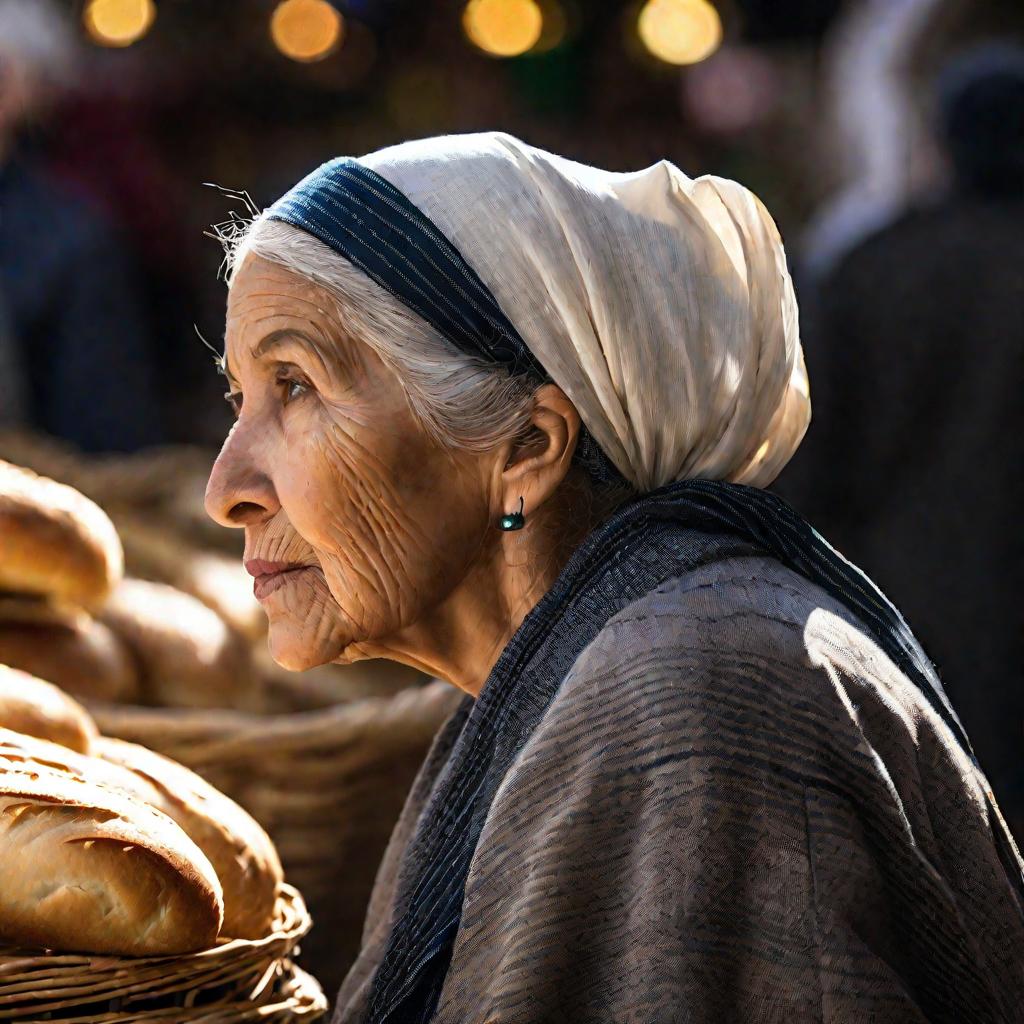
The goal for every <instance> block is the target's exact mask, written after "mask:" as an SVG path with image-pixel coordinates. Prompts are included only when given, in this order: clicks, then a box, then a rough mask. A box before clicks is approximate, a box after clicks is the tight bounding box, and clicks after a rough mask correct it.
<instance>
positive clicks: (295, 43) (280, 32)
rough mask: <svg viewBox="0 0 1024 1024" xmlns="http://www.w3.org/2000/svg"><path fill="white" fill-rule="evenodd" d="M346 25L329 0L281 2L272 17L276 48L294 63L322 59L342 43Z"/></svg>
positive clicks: (272, 36) (271, 28) (287, 0)
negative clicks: (295, 61) (294, 61)
mask: <svg viewBox="0 0 1024 1024" xmlns="http://www.w3.org/2000/svg"><path fill="white" fill-rule="evenodd" d="M343 29H344V23H343V22H342V20H341V15H340V14H339V13H338V11H337V9H336V8H335V7H333V6H332V5H331V4H329V3H327V0H281V3H279V4H278V5H277V7H276V8H275V9H274V13H273V14H272V15H271V17H270V36H271V38H272V39H273V40H274V45H275V46H276V47H277V48H278V49H279V50H280V51H281V52H282V53H283V54H284V55H285V56H286V57H291V59H292V60H298V61H306V62H308V61H315V60H323V58H324V57H326V56H328V54H330V53H333V52H334V50H335V49H337V46H338V43H340V42H341V37H342V32H343Z"/></svg>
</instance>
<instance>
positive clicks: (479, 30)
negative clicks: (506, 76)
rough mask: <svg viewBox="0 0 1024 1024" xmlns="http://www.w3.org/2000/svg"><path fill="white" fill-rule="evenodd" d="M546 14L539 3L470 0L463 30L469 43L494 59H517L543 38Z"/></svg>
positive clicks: (463, 13) (533, 0) (525, 0)
mask: <svg viewBox="0 0 1024 1024" xmlns="http://www.w3.org/2000/svg"><path fill="white" fill-rule="evenodd" d="M543 27H544V15H543V13H542V12H541V9H540V6H539V5H538V3H537V0H469V3H468V4H466V8H465V10H464V11H463V12H462V28H463V30H464V31H465V33H466V35H467V36H468V37H469V40H470V42H472V43H473V44H474V45H475V46H478V47H479V48H480V49H481V50H483V51H484V52H485V53H489V54H491V55H492V56H495V57H518V56H519V55H520V54H522V53H526V51H527V50H529V49H531V47H533V45H534V44H535V43H536V42H537V40H538V39H540V34H541V29H542V28H543Z"/></svg>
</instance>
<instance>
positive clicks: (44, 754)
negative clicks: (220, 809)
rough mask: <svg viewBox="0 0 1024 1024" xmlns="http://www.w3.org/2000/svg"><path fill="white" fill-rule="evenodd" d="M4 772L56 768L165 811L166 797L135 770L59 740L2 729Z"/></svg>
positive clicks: (0, 760) (0, 763) (0, 751)
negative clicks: (59, 742) (75, 748)
mask: <svg viewBox="0 0 1024 1024" xmlns="http://www.w3.org/2000/svg"><path fill="white" fill-rule="evenodd" d="M0 771H6V772H26V771H42V772H52V771H55V772H58V773H59V774H61V775H66V776H68V777H69V778H74V779H79V780H81V781H83V782H90V783H92V784H93V785H97V786H105V787H107V788H110V789H117V790H121V791H123V792H124V793H126V794H127V795H128V796H130V797H134V798H135V799H137V800H141V801H142V802H143V803H145V804H148V805H149V806H150V807H153V808H155V809H156V810H158V811H159V810H162V808H161V807H160V803H161V801H162V800H163V797H162V796H161V794H160V792H159V790H157V789H156V788H155V787H154V786H152V785H151V784H150V783H148V782H147V781H146V780H145V779H144V778H142V776H140V775H137V774H136V773H135V772H132V771H129V770H128V769H127V768H122V767H121V766H120V765H118V764H113V763H112V762H110V761H105V760H103V758H101V757H94V756H91V755H89V754H79V753H76V752H75V751H74V750H69V749H68V748H67V747H62V746H61V745H60V744H58V743H51V742H50V741H49V740H43V739H39V738H38V737H36V736H27V735H24V734H23V733H18V732H14V731H12V730H10V729H0ZM186 834H187V833H186Z"/></svg>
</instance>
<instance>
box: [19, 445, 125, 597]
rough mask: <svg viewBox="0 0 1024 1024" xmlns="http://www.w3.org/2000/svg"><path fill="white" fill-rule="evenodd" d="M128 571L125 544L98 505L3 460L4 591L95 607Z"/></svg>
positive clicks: (65, 486)
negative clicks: (126, 569)
mask: <svg viewBox="0 0 1024 1024" xmlns="http://www.w3.org/2000/svg"><path fill="white" fill-rule="evenodd" d="M123 571H124V552H123V551H122V548H121V542H120V540H119V539H118V536H117V531H116V530H115V529H114V525H113V523H111V521H110V518H109V517H108V516H107V514H106V513H105V512H104V511H103V510H102V509H101V508H100V507H99V505H97V504H96V503H95V502H94V501H90V500H89V499H88V498H87V497H85V495H84V494H81V493H80V492H78V491H76V490H75V489H74V488H73V487H68V486H67V485H66V484H61V483H57V481H56V480H50V479H49V478H48V477H44V476H38V475H37V474H35V473H33V472H32V471H31V470H30V469H24V468H22V467H21V466H15V465H12V464H11V463H9V462H4V461H0V590H5V591H11V592H14V593H24V594H39V595H42V596H44V597H48V598H51V599H53V600H55V601H59V602H65V603H67V604H72V605H78V606H80V607H83V608H95V607H98V606H99V605H100V604H102V603H103V601H104V600H105V599H106V597H107V594H109V593H110V591H111V590H112V589H113V587H114V584H115V583H117V581H118V580H119V579H120V578H121V575H122V573H123Z"/></svg>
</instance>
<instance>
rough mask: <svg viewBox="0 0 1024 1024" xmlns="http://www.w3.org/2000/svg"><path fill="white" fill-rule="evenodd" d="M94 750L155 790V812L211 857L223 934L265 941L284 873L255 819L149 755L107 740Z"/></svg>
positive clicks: (193, 777) (175, 766)
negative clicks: (221, 892) (219, 892)
mask: <svg viewBox="0 0 1024 1024" xmlns="http://www.w3.org/2000/svg"><path fill="white" fill-rule="evenodd" d="M95 750H96V753H97V755H98V756H99V757H102V758H104V759H105V760H108V761H110V762H112V765H113V766H116V767H119V768H121V769H129V770H131V771H132V772H134V773H136V774H137V775H138V776H139V777H141V778H142V779H144V780H145V782H146V783H147V784H150V785H152V786H153V787H154V788H155V789H157V790H159V792H160V796H161V800H160V802H159V803H157V804H156V806H157V807H159V808H160V809H161V810H162V811H163V812H164V813H165V814H167V815H168V816H169V817H171V818H173V819H174V820H175V821H176V822H177V823H178V824H179V825H180V826H181V827H182V828H183V829H184V830H185V832H186V833H188V835H189V836H190V837H191V838H192V839H193V840H194V841H195V843H196V845H197V846H198V847H199V848H200V849H201V850H202V851H203V853H205V854H206V856H207V857H209V859H210V863H212V864H213V866H214V868H215V869H216V871H217V875H218V876H219V878H220V882H221V885H222V887H223V889H224V924H223V926H222V928H221V934H223V935H226V936H230V937H231V938H238V939H259V938H263V937H264V936H265V935H266V934H267V933H268V932H269V930H270V928H271V925H272V923H273V919H274V905H275V902H276V897H277V890H278V886H279V885H280V884H281V881H282V879H283V872H282V870H281V861H280V859H279V858H278V855H277V850H276V849H275V847H274V844H273V842H272V841H271V839H270V837H269V836H268V835H267V833H266V832H264V831H263V829H262V828H261V827H260V825H259V824H258V823H257V822H256V821H255V819H253V818H252V817H251V815H249V813H248V812H247V811H245V810H243V809H242V808H241V807H239V806H238V804H236V803H235V802H234V801H233V800H231V799H229V798H228V797H226V796H225V795H224V794H223V793H221V792H220V791H219V790H217V789H216V788H214V787H213V786H211V785H210V784H209V783H208V782H206V780H205V779H203V778H201V777H200V776H199V775H197V774H196V773H195V772H193V771H190V770H189V769H188V768H185V767H184V766H183V765H180V764H178V763H177V762H176V761H172V760H171V759H170V758H167V757H163V756H162V755H160V754H157V753H154V752H153V751H152V750H148V749H146V748H145V747H142V746H139V745H137V744H134V743H126V742H124V741H122V740H115V739H110V738H108V737H101V738H100V739H99V740H98V741H97V743H96V747H95Z"/></svg>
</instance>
